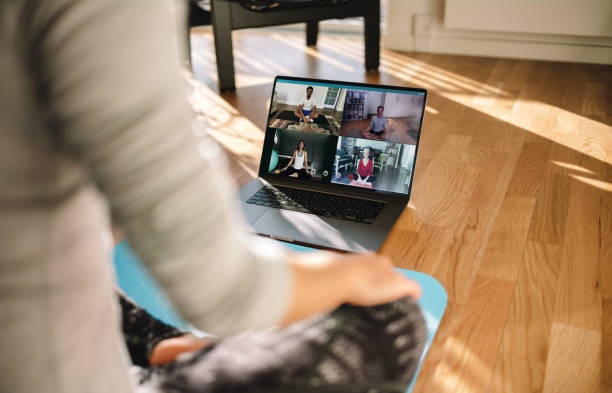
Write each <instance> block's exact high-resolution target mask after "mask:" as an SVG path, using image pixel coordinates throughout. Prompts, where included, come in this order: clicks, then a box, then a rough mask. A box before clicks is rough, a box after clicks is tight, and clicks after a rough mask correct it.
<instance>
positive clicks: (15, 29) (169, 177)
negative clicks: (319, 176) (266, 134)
mask: <svg viewBox="0 0 612 393" xmlns="http://www.w3.org/2000/svg"><path fill="white" fill-rule="evenodd" d="M180 10H181V4H179V3H178V2H177V3H176V4H174V5H172V2H171V1H167V0H150V1H147V2H146V12H143V3H142V2H136V1H70V0H66V1H36V0H32V1H2V2H0V17H1V18H2V21H3V23H0V53H1V54H2V55H1V58H2V61H0V86H2V89H0V103H1V104H0V130H2V131H1V132H0V239H2V245H3V246H2V247H0V277H1V278H2V279H1V280H0V293H2V296H0V315H1V316H2V318H3V320H6V321H10V323H9V324H8V325H6V324H5V326H4V327H3V328H2V329H0V352H2V353H3V354H10V356H9V355H7V356H1V357H0V391H2V392H54V393H83V392H88V393H98V392H100V393H101V392H105V393H106V392H114V393H127V392H132V391H133V381H131V380H130V373H129V372H128V370H129V367H130V363H129V362H130V361H129V357H128V356H127V351H126V345H125V341H124V338H123V335H122V334H121V320H120V314H119V312H118V308H119V303H118V301H117V298H116V295H115V292H114V290H113V287H114V282H115V278H114V272H113V271H112V262H111V260H110V255H111V248H112V245H113V242H112V240H111V239H112V237H111V235H110V233H111V231H110V218H111V217H112V219H113V221H114V222H115V223H116V224H117V226H119V227H120V228H121V229H122V230H123V231H124V233H125V235H126V238H127V240H128V241H129V244H130V246H131V247H132V249H133V250H134V251H135V252H136V254H137V255H138V256H139V257H140V259H141V260H142V261H143V263H144V264H145V266H146V267H147V268H148V270H149V271H150V272H151V273H152V275H153V276H154V277H155V278H156V280H157V281H158V282H159V284H160V286H161V287H162V288H163V289H164V291H165V293H166V294H167V295H168V296H169V298H170V299H171V301H172V303H173V305H174V306H175V307H176V309H177V311H178V312H179V313H180V315H182V316H183V318H184V319H185V320H186V321H187V322H189V323H190V324H191V325H193V326H194V327H195V328H197V329H200V330H202V331H206V332H209V333H211V334H215V335H216V336H217V338H215V339H214V340H213V341H214V342H213V343H212V344H210V345H208V343H207V342H200V343H198V345H197V346H196V347H200V348H201V347H202V346H206V348H204V349H203V350H202V351H203V352H200V356H202V359H205V360H206V361H208V362H210V363H209V364H211V366H210V367H209V368H208V370H210V371H211V372H210V373H205V372H200V373H198V374H197V375H198V376H199V377H200V378H201V379H200V381H201V382H202V384H203V386H207V385H206V384H207V383H209V384H212V383H227V384H228V385H227V386H226V389H225V390H224V391H247V390H246V389H234V390H232V388H231V386H233V385H231V384H232V383H234V382H233V381H235V384H239V383H248V382H249V381H246V382H245V379H244V378H243V376H244V375H246V374H245V373H246V372H247V371H248V372H254V371H256V370H262V371H261V373H262V374H263V375H264V377H267V379H265V383H266V384H267V385H266V386H270V385H274V386H272V388H271V389H269V390H266V389H264V388H262V389H260V390H261V391H271V390H274V391H281V390H282V389H281V388H278V386H277V385H285V386H288V385H289V384H291V383H301V384H302V385H301V386H310V385H313V384H318V385H319V386H320V385H321V384H323V385H334V386H337V385H338V384H342V383H345V384H350V383H353V385H351V386H350V387H351V388H355V385H354V383H357V382H355V381H356V380H355V376H356V375H357V376H359V377H360V378H361V379H360V381H365V382H368V381H372V380H374V379H376V378H379V379H378V380H381V379H382V378H386V380H388V381H391V382H393V383H395V384H396V385H394V386H397V383H398V382H401V383H405V382H406V381H408V382H409V378H410V377H411V375H412V374H413V373H414V371H415V369H416V366H417V364H418V360H419V356H420V353H419V351H422V349H423V343H424V339H423V335H422V332H423V329H424V326H425V325H424V321H423V316H422V314H421V312H420V310H419V308H418V304H417V302H416V300H415V298H416V297H418V296H419V295H420V291H421V289H420V288H419V286H418V284H416V283H415V282H414V281H410V280H407V279H406V278H404V277H403V276H402V275H401V274H400V273H398V272H396V271H395V270H394V269H393V264H392V262H391V260H390V258H388V257H385V256H380V255H374V254H360V255H356V254H346V255H342V256H338V255H337V254H332V253H316V252H315V253H308V254H306V255H304V254H296V253H291V252H288V251H287V248H285V247H281V246H279V245H278V243H276V244H274V243H273V242H271V241H263V240H258V239H256V238H254V237H251V236H249V237H247V235H246V231H245V228H246V224H245V223H244V220H243V218H242V217H241V216H240V213H239V209H236V206H237V205H238V202H237V200H236V193H235V189H234V188H233V186H232V184H231V183H230V181H229V179H231V178H232V177H231V176H230V174H229V173H228V170H227V160H226V158H225V156H224V155H223V154H222V153H223V151H222V149H221V148H220V147H219V146H218V145H217V144H216V142H215V141H214V140H213V139H212V137H210V136H208V135H205V136H203V137H200V138H198V137H197V136H196V133H194V132H193V129H192V126H193V125H194V118H195V117H194V114H193V111H192V109H191V108H190V107H189V103H188V100H187V98H186V94H185V93H186V91H185V85H184V81H181V79H180V77H179V66H178V59H177V51H176V50H175V43H176V42H177V41H176V40H175V37H178V35H177V34H178V32H179V31H181V32H184V31H186V30H185V26H182V25H181V23H182V22H179V21H182V20H183V18H179V17H181V16H182V15H180V12H179V11H180ZM185 20H186V18H185ZM25 21H27V23H25ZM4 22H5V23H4ZM18 22H24V23H18ZM150 26H155V28H154V29H151V28H150ZM181 37H182V35H181ZM302 150H303V149H302ZM305 158H306V154H305V152H304V164H305V165H306V160H305ZM388 302H393V303H390V304H391V305H392V306H391V307H395V308H393V309H397V310H398V313H399V314H398V315H399V316H396V317H393V318H395V319H396V320H400V321H402V323H403V322H404V321H409V322H410V326H411V328H410V331H409V333H402V334H407V336H406V337H408V338H407V340H406V337H404V342H405V343H408V344H406V345H405V346H400V347H397V348H396V349H394V348H395V347H394V346H393V342H394V341H393V340H392V339H390V340H386V341H384V342H381V343H380V344H376V343H374V342H372V343H368V342H366V343H364V344H363V345H361V344H359V345H358V346H357V347H358V349H359V350H360V351H366V352H365V353H362V356H361V359H363V360H364V361H363V362H362V363H361V364H358V365H356V366H355V367H358V368H359V370H358V371H355V370H353V369H350V370H348V371H347V372H346V373H343V374H342V375H338V374H334V373H333V372H331V373H330V372H329V371H330V369H331V368H330V367H331V366H325V365H320V364H317V363H316V361H315V359H321V357H319V356H317V354H316V351H314V352H315V353H310V352H309V356H310V357H304V356H299V357H298V359H299V360H300V361H302V363H299V362H291V361H285V360H286V359H281V358H280V357H277V356H276V354H277V353H278V352H275V351H276V350H278V351H281V350H282V351H285V352H284V353H288V354H293V353H294V352H293V351H292V348H293V347H292V346H291V345H289V346H287V344H288V343H292V342H293V343H295V342H296V341H295V340H294V341H290V340H284V341H283V340H282V338H280V339H279V340H277V341H273V342H274V344H273V345H269V346H268V347H266V348H265V350H264V349H262V350H260V351H256V350H253V348H256V345H255V343H254V342H250V341H249V342H245V343H242V344H241V346H240V349H241V354H240V355H239V356H238V355H236V354H235V353H234V354H233V358H234V359H241V360H244V361H241V362H239V363H240V364H234V365H233V366H232V368H231V370H225V371H228V372H223V373H221V372H219V373H217V374H215V372H214V370H218V369H219V368H215V365H219V367H221V366H222V365H223V364H225V363H224V362H223V359H224V358H223V357H222V355H219V352H218V351H219V350H220V351H221V352H222V353H223V349H224V348H226V346H225V345H224V344H223V338H226V337H232V336H235V335H237V334H239V333H242V332H245V331H247V330H251V329H255V330H257V329H259V330H261V329H267V328H269V327H271V326H289V328H288V329H289V330H288V332H293V333H291V334H298V337H310V336H307V335H304V334H303V333H300V332H302V331H301V330H300V329H301V328H300V326H304V325H300V324H299V323H303V322H301V321H311V319H305V318H307V317H311V316H321V315H329V314H328V313H329V312H331V311H332V310H335V309H337V308H338V306H340V305H341V304H345V303H348V304H352V305H355V306H359V307H355V310H357V311H351V313H352V314H351V315H354V314H355V313H357V314H356V315H361V314H359V312H364V313H373V314H375V311H376V310H378V309H377V308H376V307H369V306H375V305H381V304H383V303H388ZM362 306H363V307H362ZM387 306H388V305H387V304H384V305H382V306H377V307H387ZM376 315H378V314H376ZM374 318H375V317H370V318H369V319H366V318H365V317H364V318H361V317H359V316H357V317H354V318H347V317H344V319H338V320H337V322H338V323H336V324H335V323H331V325H334V326H336V328H333V327H332V326H331V325H330V329H344V328H345V327H350V326H351V325H350V323H347V321H355V323H356V322H359V321H362V322H363V324H365V325H368V326H370V327H371V328H376V325H373V324H372V323H370V322H368V321H373V320H374ZM390 318H391V317H390ZM297 321H300V322H299V323H298V324H297V325H295V324H294V322H297ZM379 321H383V320H382V319H381V320H379ZM387 321H389V320H387ZM386 323H389V322H385V324H382V322H381V324H379V325H378V327H377V328H376V329H375V330H376V332H378V333H376V332H370V333H369V336H370V337H377V336H381V337H383V336H384V337H387V338H389V334H387V332H386V331H385V326H386ZM294 326H297V328H296V329H297V332H298V333H295V332H296V329H294ZM292 329H293V330H292ZM425 332H426V331H425ZM288 334H289V333H288ZM137 337H138V339H140V340H146V339H147V337H148V336H147V334H146V332H143V333H141V334H139V335H137ZM239 337H240V336H239ZM320 337H321V336H320V335H319V336H317V338H320ZM330 337H331V338H330V340H332V339H333V337H336V336H335V335H332V336H330ZM341 337H344V335H342V336H341ZM193 339H194V340H198V339H197V338H193ZM297 341H298V342H300V340H299V339H298V340H297ZM166 343H167V342H166ZM189 343H190V341H189ZM385 343H387V344H385ZM389 343H390V344H389ZM167 344H168V345H167V346H166V349H168V348H170V349H176V346H175V345H174V344H172V343H167ZM179 344H180V343H179ZM183 344H184V343H183ZM315 344H316V343H315V342H313V344H312V345H313V348H319V349H318V350H317V351H319V350H325V349H326V348H328V347H331V345H329V346H324V347H321V345H319V347H316V346H315ZM317 345H318V344H317ZM388 347H389V348H388ZM179 349H180V348H179ZM388 351H389V352H388ZM392 351H395V352H392ZM398 351H402V353H398V354H396V352H398ZM409 351H410V356H408V357H406V356H404V354H407V353H408V352H409ZM391 352H392V353H393V354H396V355H397V356H395V355H390V353H391ZM215 354H217V355H215ZM270 354H272V355H270ZM366 354H367V355H366ZM288 356H289V355H288ZM389 356H393V358H392V359H388V357H389ZM352 359H354V358H352ZM402 359H404V360H402ZM406 359H407V360H406ZM278 360H280V361H281V362H284V365H286V367H281V368H279V370H278V372H277V373H276V372H271V373H267V374H266V373H265V371H266V370H272V368H270V366H271V364H272V363H274V362H275V361H278ZM304 362H305V364H304ZM370 362H376V366H378V368H377V367H375V366H372V367H368V365H369V364H371V363H370ZM345 363H346V364H347V367H348V364H349V363H351V362H348V361H346V362H345ZM274 364H275V363H274ZM351 364H352V363H351ZM287 367H293V368H291V370H295V373H296V374H295V375H317V378H318V379H317V380H316V381H311V380H299V378H297V377H295V378H293V376H291V375H290V376H289V377H287V378H288V379H287V378H285V379H283V378H281V376H287V374H286V372H287V370H288V369H287ZM308 368H310V369H311V370H313V372H312V373H310V372H302V374H299V372H301V371H303V370H304V369H308ZM315 368H316V370H315ZM374 369H376V370H382V371H381V374H380V375H378V376H377V375H374V374H372V373H373V372H374V371H368V370H374ZM222 371H223V370H222ZM315 371H316V372H317V373H319V374H315ZM383 373H384V375H383ZM411 373H412V374H411ZM150 375H153V377H155V378H157V377H158V376H159V375H160V374H156V373H151V374H150ZM249 375H250V374H249ZM292 375H294V374H292ZM205 376H212V377H211V378H212V379H210V380H205V378H204V377H205ZM329 376H331V377H329ZM277 377H278V378H277ZM328 377H329V378H328ZM332 377H333V378H332ZM294 381H295V382H294ZM262 384H263V382H262ZM251 387H252V388H253V389H255V388H258V386H257V385H253V386H251ZM285 390H286V391H295V390H297V389H292V387H291V386H290V387H289V388H287V389H285ZM165 391H176V392H180V391H194V390H188V389H179V388H177V387H176V386H174V387H169V388H168V389H166V390H165ZM197 391H200V392H203V391H211V390H205V389H204V388H198V390H197ZM335 391H338V390H337V389H336V390H335ZM346 391H355V389H353V390H350V389H349V388H347V390H346Z"/></svg>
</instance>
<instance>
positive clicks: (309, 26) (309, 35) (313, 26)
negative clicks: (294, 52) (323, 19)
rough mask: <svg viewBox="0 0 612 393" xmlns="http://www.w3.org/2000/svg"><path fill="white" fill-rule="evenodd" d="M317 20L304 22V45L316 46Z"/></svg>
mask: <svg viewBox="0 0 612 393" xmlns="http://www.w3.org/2000/svg"><path fill="white" fill-rule="evenodd" d="M318 35H319V22H318V21H315V22H306V46H317V37H318Z"/></svg>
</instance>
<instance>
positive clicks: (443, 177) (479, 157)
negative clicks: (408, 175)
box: [192, 30, 612, 393]
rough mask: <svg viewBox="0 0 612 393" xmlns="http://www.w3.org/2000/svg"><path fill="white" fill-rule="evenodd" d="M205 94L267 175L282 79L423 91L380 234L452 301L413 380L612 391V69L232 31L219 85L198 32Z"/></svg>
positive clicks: (233, 159)
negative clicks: (232, 85) (404, 167)
mask: <svg viewBox="0 0 612 393" xmlns="http://www.w3.org/2000/svg"><path fill="white" fill-rule="evenodd" d="M192 40H193V62H194V71H195V75H196V77H197V78H198V79H199V80H200V81H201V83H197V82H196V83H194V86H196V94H195V95H194V102H195V104H196V106H197V107H198V110H199V111H200V112H201V113H202V114H203V115H204V116H203V117H202V118H203V120H204V122H205V123H206V124H207V125H208V126H209V127H210V133H211V134H212V135H213V136H214V137H215V138H216V139H217V140H219V142H220V143H221V144H222V145H223V146H224V147H225V148H226V150H227V152H228V155H229V158H230V163H231V165H232V170H233V174H234V175H235V178H236V180H237V182H238V183H239V184H244V183H246V182H248V181H249V180H250V179H251V178H252V177H253V176H255V174H256V172H257V166H258V159H259V154H260V151H261V143H262V141H263V129H264V125H265V122H266V114H267V99H268V97H269V96H270V92H271V88H272V85H271V82H272V80H273V76H274V75H277V74H280V75H295V76H310V77H318V78H326V79H340V80H351V81H358V82H369V83H383V84H397V85H406V86H417V87H424V88H427V89H428V90H429V92H430V95H429V100H428V105H427V111H426V115H425V120H424V124H423V131H422V138H421V141H422V142H421V146H420V151H419V156H418V160H417V164H416V169H415V175H416V176H415V179H414V187H413V191H412V197H411V201H410V204H409V205H408V206H407V208H406V210H405V212H404V214H403V215H402V216H401V218H400V220H399V221H398V223H397V224H396V226H395V228H394V229H393V231H392V233H391V235H390V236H389V238H388V239H387V241H386V243H385V244H384V246H383V249H382V252H383V253H384V254H387V255H389V256H391V257H392V258H393V260H394V262H395V264H396V265H397V266H400V267H404V268H408V269H415V270H419V271H423V272H426V273H428V274H430V275H432V276H434V277H436V278H437V279H438V280H439V281H440V282H441V283H442V284H443V285H444V286H445V287H446V289H447V291H448V294H449V305H448V309H447V313H446V315H445V317H444V320H443V322H442V325H441V327H440V330H439V332H438V335H437V336H436V339H435V341H434V343H433V346H432V348H431V351H430V353H429V356H428V357H427V359H426V361H425V365H424V368H423V369H422V371H421V373H420V377H419V379H418V383H417V386H416V389H415V390H414V391H415V392H418V393H423V392H428V393H432V392H471V393H476V392H478V393H479V392H508V393H510V392H568V393H580V392H612V127H611V124H612V66H601V65H584V64H570V63H555V62H537V61H526V60H500V59H490V58H477V57H462V56H448V55H430V54H416V53H397V52H392V51H383V53H382V59H381V67H380V70H379V71H380V72H379V73H365V72H364V70H363V65H362V64H363V63H362V59H363V45H362V41H361V40H360V39H358V38H350V37H348V38H347V37H343V36H333V35H323V36H322V37H321V38H320V42H319V45H318V48H316V49H315V48H307V47H305V45H304V41H305V39H304V36H303V35H302V34H291V33H288V34H284V33H283V34H280V33H278V32H276V33H275V32H268V33H262V30H256V31H245V32H240V33H234V43H235V47H234V50H235V56H236V70H237V83H238V89H237V90H236V92H233V93H224V94H222V95H221V97H219V96H218V95H217V94H216V91H217V90H216V89H217V88H216V65H215V57H214V50H213V46H212V36H211V34H210V33H206V32H198V33H194V34H192Z"/></svg>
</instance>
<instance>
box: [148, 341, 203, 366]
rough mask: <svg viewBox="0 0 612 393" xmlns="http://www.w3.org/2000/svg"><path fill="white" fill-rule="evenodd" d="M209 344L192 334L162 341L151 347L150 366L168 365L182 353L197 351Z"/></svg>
mask: <svg viewBox="0 0 612 393" xmlns="http://www.w3.org/2000/svg"><path fill="white" fill-rule="evenodd" d="M209 343H210V340H208V339H205V338H198V337H196V336H194V335H193V334H185V335H182V336H178V337H172V338H167V339H165V340H162V341H160V342H158V343H157V345H155V347H153V350H152V351H151V355H150V356H149V363H151V365H152V366H157V365H162V364H168V363H170V362H173V361H174V360H175V359H176V358H177V357H179V356H180V355H182V354H183V353H187V352H193V351H197V350H199V349H202V348H204V347H205V346H207V345H208V344H209Z"/></svg>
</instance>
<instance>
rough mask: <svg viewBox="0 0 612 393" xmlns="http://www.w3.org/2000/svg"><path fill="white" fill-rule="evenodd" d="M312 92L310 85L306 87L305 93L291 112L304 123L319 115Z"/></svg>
mask: <svg viewBox="0 0 612 393" xmlns="http://www.w3.org/2000/svg"><path fill="white" fill-rule="evenodd" d="M312 92H313V88H312V86H308V87H307V88H306V95H305V96H304V98H302V101H301V102H300V105H299V106H298V108H297V109H296V110H295V112H293V113H294V114H295V115H296V116H297V117H298V118H299V119H300V121H303V122H306V123H308V122H310V123H312V122H313V121H314V119H316V118H317V117H319V114H318V113H317V106H316V105H315V102H314V98H313V97H312Z"/></svg>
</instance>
